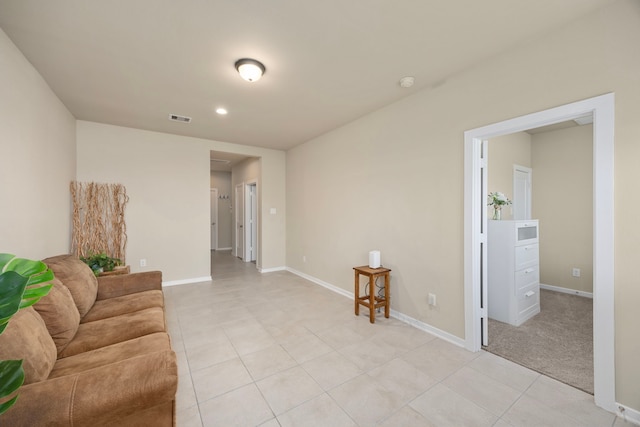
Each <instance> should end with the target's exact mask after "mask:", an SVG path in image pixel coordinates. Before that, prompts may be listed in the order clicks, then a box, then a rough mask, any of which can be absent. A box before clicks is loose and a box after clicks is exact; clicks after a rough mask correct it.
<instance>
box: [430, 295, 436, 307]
mask: <svg viewBox="0 0 640 427" xmlns="http://www.w3.org/2000/svg"><path fill="white" fill-rule="evenodd" d="M429 305H432V306H434V307H435V306H436V295H435V294H431V293H430V294H429Z"/></svg>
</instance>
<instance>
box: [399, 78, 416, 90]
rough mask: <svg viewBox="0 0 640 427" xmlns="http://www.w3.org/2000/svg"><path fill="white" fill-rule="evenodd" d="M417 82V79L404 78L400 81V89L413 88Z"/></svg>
mask: <svg viewBox="0 0 640 427" xmlns="http://www.w3.org/2000/svg"><path fill="white" fill-rule="evenodd" d="M415 82H416V79H415V78H414V77H411V76H407V77H403V78H401V79H400V87H405V88H406V87H411V86H413V84H414V83H415Z"/></svg>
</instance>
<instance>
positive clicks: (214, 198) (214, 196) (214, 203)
mask: <svg viewBox="0 0 640 427" xmlns="http://www.w3.org/2000/svg"><path fill="white" fill-rule="evenodd" d="M216 249H218V189H217V188H212V189H211V250H212V251H215V250H216Z"/></svg>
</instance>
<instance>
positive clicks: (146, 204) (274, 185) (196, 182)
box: [77, 121, 285, 281]
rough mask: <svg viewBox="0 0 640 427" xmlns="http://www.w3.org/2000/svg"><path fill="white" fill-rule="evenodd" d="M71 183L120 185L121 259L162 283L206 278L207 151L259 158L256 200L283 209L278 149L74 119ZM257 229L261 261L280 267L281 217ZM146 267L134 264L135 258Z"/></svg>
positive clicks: (208, 257)
mask: <svg viewBox="0 0 640 427" xmlns="http://www.w3.org/2000/svg"><path fill="white" fill-rule="evenodd" d="M77 142H78V180H80V181H96V182H119V183H122V184H124V185H125V187H126V188H127V194H128V195H129V198H130V200H129V203H128V205H127V208H126V213H125V215H126V221H127V234H128V245H127V262H128V263H129V264H130V265H131V267H132V270H133V271H140V270H162V272H163V280H164V281H182V280H193V279H198V278H203V277H208V276H210V255H209V254H210V223H209V219H210V212H209V211H210V208H209V202H210V180H211V177H210V170H209V151H210V150H217V151H227V152H237V153H239V154H246V155H256V156H260V157H262V159H263V162H262V173H263V185H262V190H263V191H262V195H263V200H264V201H265V203H267V204H268V205H269V206H277V207H279V208H280V211H282V212H284V207H285V195H284V162H285V155H284V153H283V152H281V151H276V150H267V149H261V148H256V147H248V146H241V145H235V144H229V143H224V142H217V141H210V140H204V139H198V138H189V137H183V136H178V135H170V134H163V133H158V132H149V131H143V130H137V129H130V128H125V127H119V126H111V125H104V124H98V123H93V122H86V121H78V122H77ZM270 219H271V221H269V222H267V223H265V224H264V227H263V230H262V236H261V247H260V250H261V251H262V253H263V254H264V255H263V263H264V264H265V265H267V266H269V267H272V268H273V267H281V266H284V262H285V260H284V245H285V240H284V234H283V233H280V232H279V230H281V229H284V220H285V218H284V215H276V216H272V218H270ZM143 258H144V259H146V260H147V267H146V268H141V267H140V266H139V260H140V259H143Z"/></svg>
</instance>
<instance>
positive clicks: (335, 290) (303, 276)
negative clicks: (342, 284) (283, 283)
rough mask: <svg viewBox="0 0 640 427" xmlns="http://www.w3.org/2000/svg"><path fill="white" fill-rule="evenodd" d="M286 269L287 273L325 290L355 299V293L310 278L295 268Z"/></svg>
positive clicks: (315, 278)
mask: <svg viewBox="0 0 640 427" xmlns="http://www.w3.org/2000/svg"><path fill="white" fill-rule="evenodd" d="M286 269H287V271H289V272H291V273H293V274H295V275H296V276H300V277H302V278H303V279H307V280H308V281H310V282H313V283H315V284H316V285H320V286H322V287H324V288H327V289H329V290H330V291H333V292H335V293H337V294H340V295H342V296H344V297H347V298H351V299H353V292H349V291H345V290H344V289H342V288H339V287H337V286H335V285H332V284H331V283H327V282H325V281H324V280H320V279H318V278H317V277H313V276H310V275H308V274H306V273H303V272H302V271H298V270H296V269H294V268H291V267H287V268H286Z"/></svg>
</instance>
